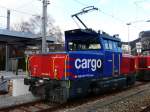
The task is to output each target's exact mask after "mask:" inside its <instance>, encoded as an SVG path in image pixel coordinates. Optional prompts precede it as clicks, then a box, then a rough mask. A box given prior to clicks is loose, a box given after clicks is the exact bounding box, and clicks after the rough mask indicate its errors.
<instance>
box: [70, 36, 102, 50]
mask: <svg viewBox="0 0 150 112" xmlns="http://www.w3.org/2000/svg"><path fill="white" fill-rule="evenodd" d="M68 49H69V51H80V50H99V49H101V45H100V42H99V39H98V38H88V39H82V40H72V41H69V42H68Z"/></svg>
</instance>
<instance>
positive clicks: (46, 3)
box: [42, 0, 50, 53]
mask: <svg viewBox="0 0 150 112" xmlns="http://www.w3.org/2000/svg"><path fill="white" fill-rule="evenodd" d="M42 2H43V16H42V53H46V26H47V5H48V4H50V3H49V1H48V0H43V1H42Z"/></svg>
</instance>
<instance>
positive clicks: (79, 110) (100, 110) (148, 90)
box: [57, 84, 150, 112]
mask: <svg viewBox="0 0 150 112" xmlns="http://www.w3.org/2000/svg"><path fill="white" fill-rule="evenodd" d="M148 105H150V84H146V85H142V86H139V87H137V88H134V89H130V90H127V91H123V92H121V93H118V94H115V95H113V96H108V97H106V98H101V99H97V100H95V101H91V102H90V101H89V102H88V103H86V104H83V105H80V106H77V107H72V108H67V109H63V110H57V112H140V111H141V110H143V109H145V108H146V107H147V106H148Z"/></svg>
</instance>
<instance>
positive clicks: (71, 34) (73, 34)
mask: <svg viewBox="0 0 150 112" xmlns="http://www.w3.org/2000/svg"><path fill="white" fill-rule="evenodd" d="M83 36H84V37H83ZM94 37H95V38H98V37H100V38H104V39H108V40H114V41H121V40H120V39H119V38H117V37H115V36H110V35H108V34H106V33H105V32H103V33H102V34H100V33H97V32H96V31H94V30H92V29H74V30H68V31H65V38H66V40H79V39H85V38H86V39H88V38H94Z"/></svg>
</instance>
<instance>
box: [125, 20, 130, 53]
mask: <svg viewBox="0 0 150 112" xmlns="http://www.w3.org/2000/svg"><path fill="white" fill-rule="evenodd" d="M126 25H127V26H128V52H129V54H130V42H129V38H130V29H129V26H130V25H131V23H127V24H126Z"/></svg>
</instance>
